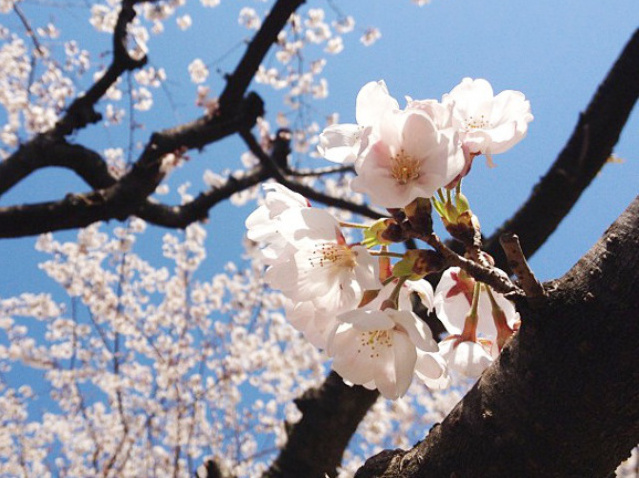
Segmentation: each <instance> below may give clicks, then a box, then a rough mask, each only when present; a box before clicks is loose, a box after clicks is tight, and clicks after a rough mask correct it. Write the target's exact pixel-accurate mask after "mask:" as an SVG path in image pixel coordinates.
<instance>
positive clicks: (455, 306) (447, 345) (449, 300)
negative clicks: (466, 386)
mask: <svg viewBox="0 0 639 478" xmlns="http://www.w3.org/2000/svg"><path fill="white" fill-rule="evenodd" d="M435 309H436V311H437V317H438V318H439V319H440V320H441V322H442V324H443V325H444V327H446V330H447V331H448V332H449V333H450V334H451V336H450V337H448V338H447V339H446V340H444V341H442V342H441V343H440V344H439V348H440V353H441V355H442V357H444V359H445V360H446V361H447V363H448V365H449V367H450V368H451V369H452V370H455V371H457V372H459V373H461V374H463V375H465V376H468V377H478V376H479V375H480V374H481V372H482V371H483V370H484V369H485V368H486V367H488V366H489V365H490V364H491V363H492V360H493V358H494V357H496V356H497V355H498V354H499V352H500V350H501V348H502V347H503V346H504V344H505V342H506V341H507V340H508V339H509V338H510V337H511V336H512V334H513V330H514V329H515V328H516V327H517V323H518V321H519V314H518V313H517V311H516V310H515V307H514V305H513V304H512V303H511V302H510V301H509V300H507V299H506V298H505V297H504V296H503V295H501V294H498V293H496V292H493V291H491V290H490V289H488V288H487V286H484V285H480V284H479V283H477V282H476V281H475V280H474V279H472V278H471V277H469V276H467V275H466V273H464V272H462V271H461V270H460V269H459V268H456V267H454V268H450V269H448V270H446V271H445V272H444V274H443V275H442V278H441V280H440V282H439V285H438V286H437V290H436V291H435Z"/></svg>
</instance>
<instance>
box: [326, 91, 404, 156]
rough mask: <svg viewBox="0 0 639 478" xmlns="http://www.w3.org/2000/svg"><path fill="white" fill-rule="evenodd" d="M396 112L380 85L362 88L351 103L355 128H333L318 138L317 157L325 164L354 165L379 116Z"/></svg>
mask: <svg viewBox="0 0 639 478" xmlns="http://www.w3.org/2000/svg"><path fill="white" fill-rule="evenodd" d="M395 110H399V103H397V100H396V99H395V98H393V97H392V96H390V94H389V93H388V88H387V87H386V83H384V81H377V82H375V81H371V82H370V83H367V84H365V85H364V86H363V87H362V89H361V90H359V93H358V94H357V99H356V100H355V119H356V121H357V124H348V123H345V124H333V125H330V126H329V127H327V128H326V129H324V131H323V132H322V134H320V136H319V146H318V150H319V153H320V154H321V155H322V156H323V157H324V158H326V159H328V160H329V161H333V162H334V163H341V164H352V163H354V162H355V161H356V160H357V159H358V158H359V157H360V156H361V155H362V154H363V152H364V151H365V150H366V148H367V146H368V144H369V136H370V135H371V134H373V135H375V134H376V133H377V130H378V125H379V123H380V121H381V118H382V116H383V115H384V114H385V113H386V112H387V111H395Z"/></svg>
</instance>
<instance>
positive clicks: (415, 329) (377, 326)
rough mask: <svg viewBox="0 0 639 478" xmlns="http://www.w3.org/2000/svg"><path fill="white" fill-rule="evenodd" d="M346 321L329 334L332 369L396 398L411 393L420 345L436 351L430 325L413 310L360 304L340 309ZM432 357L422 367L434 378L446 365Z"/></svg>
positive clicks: (350, 380) (354, 381) (425, 350)
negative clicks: (377, 308) (346, 309)
mask: <svg viewBox="0 0 639 478" xmlns="http://www.w3.org/2000/svg"><path fill="white" fill-rule="evenodd" d="M338 319H339V320H340V321H341V322H342V323H341V324H340V325H339V326H338V327H337V329H336V330H335V333H334V335H333V336H332V337H331V338H330V339H329V343H328V348H327V352H328V354H329V355H330V356H332V357H333V369H334V370H335V371H336V372H337V373H339V374H340V375H341V376H342V377H343V378H344V379H345V380H347V381H349V382H351V383H354V384H358V385H364V386H367V387H369V388H377V389H378V390H379V391H380V393H381V394H382V395H383V396H384V397H386V398H391V399H396V398H398V397H401V396H402V395H404V394H405V393H406V391H407V390H408V387H409V386H410V384H411V382H412V380H413V375H414V373H415V364H416V362H417V349H420V350H422V351H423V352H435V351H437V344H436V342H435V341H434V340H433V338H432V334H431V332H430V329H429V328H428V327H427V326H426V325H425V324H424V322H422V321H421V320H420V319H419V317H417V316H416V315H415V314H414V313H413V312H411V311H408V310H394V309H385V310H367V309H356V310H353V311H350V312H345V313H343V314H341V315H340V316H339V317H338ZM438 363H439V362H437V361H433V362H431V363H429V364H428V365H427V366H423V367H422V368H421V369H420V372H421V373H426V374H429V375H431V374H432V375H431V377H432V378H433V379H437V378H439V377H440V376H441V375H443V373H444V368H443V366H442V367H439V368H438V367H437V366H434V367H433V364H438Z"/></svg>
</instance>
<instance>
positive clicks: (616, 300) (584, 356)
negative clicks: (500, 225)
mask: <svg viewBox="0 0 639 478" xmlns="http://www.w3.org/2000/svg"><path fill="white" fill-rule="evenodd" d="M638 288H639V197H637V198H636V199H635V201H634V202H633V203H632V204H631V205H630V206H629V207H628V209H626V211H625V212H624V213H623V214H622V215H621V216H620V217H619V219H618V220H617V221H616V222H615V223H614V224H613V225H612V226H611V227H610V228H609V229H608V231H606V233H605V234H604V236H603V237H602V238H601V239H600V240H599V242H598V243H597V244H596V245H595V246H594V247H593V248H592V249H591V250H590V251H589V252H588V253H587V254H586V255H585V256H584V257H583V258H582V259H581V260H580V261H579V262H578V263H577V264H576V265H575V266H574V267H573V268H572V269H571V270H570V271H569V272H568V273H567V274H566V275H565V276H564V277H562V278H561V279H560V280H558V281H556V282H555V283H554V284H553V285H552V288H551V291H550V293H549V295H548V297H547V298H546V300H545V303H544V304H543V305H542V306H541V307H540V308H538V309H535V310H534V311H533V310H531V309H528V308H527V307H526V306H525V304H524V303H523V302H522V303H521V304H520V313H521V314H522V326H521V329H520V331H519V333H518V334H517V335H516V336H515V337H514V338H513V340H512V341H511V342H510V343H509V344H508V345H507V346H506V347H505V348H504V350H503V351H502V353H501V355H500V357H499V358H498V360H497V361H496V362H495V363H494V364H493V366H491V367H490V368H489V369H488V370H487V371H486V372H485V373H484V374H483V375H482V377H481V378H480V380H479V382H478V383H477V384H476V385H475V387H473V389H472V390H471V391H470V392H469V393H468V394H467V395H466V397H465V398H464V399H463V400H462V401H461V402H460V403H459V404H458V405H457V406H456V407H455V409H454V410H453V411H452V412H451V413H450V415H449V416H448V417H447V418H446V419H445V420H444V422H443V423H442V424H441V425H436V426H435V427H434V428H433V429H432V430H431V432H430V434H429V435H428V436H427V437H426V438H425V440H424V441H422V442H420V443H418V444H417V445H416V446H415V447H414V448H413V449H411V450H409V451H402V450H395V451H386V452H385V453H384V454H380V455H377V456H376V457H373V458H371V459H370V460H369V461H367V463H366V464H365V465H364V467H363V468H362V469H360V471H359V472H358V473H357V475H356V476H357V477H358V478H366V477H399V476H401V477H404V478H408V477H418V476H419V477H422V476H433V477H440V476H441V477H449V476H460V477H464V478H466V477H470V478H472V477H486V476H490V477H497V478H498V477H512V476H522V477H524V476H544V477H566V476H575V477H577V476H589V477H590V476H592V477H595V476H601V477H604V476H608V475H609V474H610V473H611V472H612V471H614V469H615V468H616V467H617V466H618V464H619V463H620V462H621V461H622V460H623V459H625V458H627V457H628V456H629V455H630V451H631V450H632V448H633V447H634V446H635V445H636V444H637V443H638V442H639V355H638V354H637V348H636V344H637V339H638V338H639V322H638V321H637V316H638V315H639V295H638V294H637V290H638Z"/></svg>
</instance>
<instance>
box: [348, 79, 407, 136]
mask: <svg viewBox="0 0 639 478" xmlns="http://www.w3.org/2000/svg"><path fill="white" fill-rule="evenodd" d="M398 109H399V103H397V100H396V99H395V98H393V97H392V96H390V94H389V93H388V88H387V87H386V83H384V81H371V82H370V83H366V84H365V85H364V86H363V87H362V89H361V90H359V93H358V94H357V99H356V100H355V119H356V121H357V123H358V124H360V125H363V126H372V125H375V124H376V123H378V122H379V120H380V118H381V117H382V116H383V115H384V114H385V113H386V112H387V111H389V110H398Z"/></svg>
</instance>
